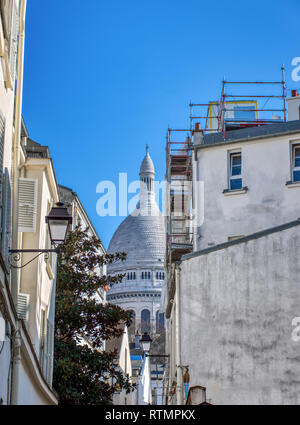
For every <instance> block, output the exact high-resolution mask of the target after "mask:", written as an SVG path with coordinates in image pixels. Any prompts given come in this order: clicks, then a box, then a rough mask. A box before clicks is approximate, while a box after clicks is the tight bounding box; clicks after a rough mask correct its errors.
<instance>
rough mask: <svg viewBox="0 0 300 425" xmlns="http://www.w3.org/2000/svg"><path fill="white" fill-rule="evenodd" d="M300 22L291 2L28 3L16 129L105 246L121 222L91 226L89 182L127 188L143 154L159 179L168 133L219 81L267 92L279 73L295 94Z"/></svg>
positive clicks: (215, 94) (98, 221)
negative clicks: (45, 159)
mask: <svg viewBox="0 0 300 425" xmlns="http://www.w3.org/2000/svg"><path fill="white" fill-rule="evenodd" d="M299 16H300V3H299V0H285V1H284V2H283V1H282V0H280V1H279V0H264V1H261V0H259V1H258V0H252V2H246V3H242V2H241V1H236V0H231V1H230V0H229V1H227V2H223V1H215V2H207V1H205V2H204V1H201V0H185V1H183V0H180V1H179V0H151V1H147V2H146V1H142V0H139V1H136V0H127V1H124V0H118V1H105V2H104V1H102V0H89V1H87V2H83V1H82V0H64V1H62V0H51V1H48V2H46V1H40V0H28V6H27V20H26V49H25V70H24V72H25V75H24V97H23V114H24V118H25V121H26V124H27V127H28V129H29V132H30V136H31V137H32V138H33V139H34V140H35V141H37V142H38V143H41V144H43V145H48V146H49V147H50V151H51V154H52V156H53V160H54V165H55V170H56V174H57V178H58V181H59V183H61V184H63V185H66V186H69V187H71V188H72V189H73V190H74V191H76V192H77V193H78V195H79V197H80V199H81V200H82V202H83V204H84V206H85V208H86V210H87V212H88V214H89V215H90V217H91V219H92V221H93V223H94V225H95V227H96V229H97V231H98V233H99V235H100V237H101V238H102V240H103V242H104V244H105V246H106V247H107V246H108V243H109V240H110V238H111V236H112V234H113V232H114V231H115V229H116V227H117V226H118V224H119V223H120V222H121V221H122V220H123V217H104V218H102V217H99V216H98V215H97V213H96V202H97V200H98V198H99V194H97V193H96V185H97V183H98V182H100V181H102V180H111V181H115V182H116V183H117V181H118V173H119V172H127V173H128V180H129V181H131V180H136V179H137V178H138V171H139V166H140V163H141V161H142V159H143V157H144V154H145V145H146V143H148V144H149V146H150V154H151V156H152V159H153V161H154V164H155V167H156V170H157V178H158V179H163V176H164V167H165V134H166V130H167V127H168V125H170V126H171V127H173V128H186V127H187V126H188V124H189V121H188V114H189V108H188V104H189V102H190V100H192V101H193V102H201V103H202V102H203V103H206V102H208V101H210V100H214V99H215V98H219V95H220V89H221V80H222V78H223V76H224V75H225V76H226V78H227V79H232V80H233V79H235V80H244V81H245V80H250V81H251V80H261V81H264V80H276V81H278V80H280V78H281V72H280V67H281V64H282V63H284V64H285V66H286V70H287V71H286V72H287V87H288V89H292V88H295V89H300V82H297V83H295V82H293V81H291V71H292V66H291V61H292V59H293V58H294V57H296V56H300V43H299ZM288 93H289V92H288Z"/></svg>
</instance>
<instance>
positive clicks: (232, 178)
mask: <svg viewBox="0 0 300 425" xmlns="http://www.w3.org/2000/svg"><path fill="white" fill-rule="evenodd" d="M229 159H230V170H229V189H230V190H237V189H242V154H241V152H234V153H231V154H230V157H229Z"/></svg>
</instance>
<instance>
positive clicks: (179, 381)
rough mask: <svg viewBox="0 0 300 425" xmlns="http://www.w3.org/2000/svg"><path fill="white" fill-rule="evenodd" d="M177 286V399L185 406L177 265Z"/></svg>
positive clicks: (176, 272)
mask: <svg viewBox="0 0 300 425" xmlns="http://www.w3.org/2000/svg"><path fill="white" fill-rule="evenodd" d="M175 285H176V292H175V326H176V334H175V335H176V346H175V350H176V363H177V364H176V371H177V385H176V387H177V388H176V398H177V404H178V405H182V404H183V397H182V386H183V381H182V370H181V352H180V345H181V344H180V342H181V341H180V309H179V303H180V280H179V266H178V265H177V264H176V266H175Z"/></svg>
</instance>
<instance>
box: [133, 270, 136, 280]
mask: <svg viewBox="0 0 300 425" xmlns="http://www.w3.org/2000/svg"><path fill="white" fill-rule="evenodd" d="M133 279H134V280H135V279H136V276H135V272H134V273H133Z"/></svg>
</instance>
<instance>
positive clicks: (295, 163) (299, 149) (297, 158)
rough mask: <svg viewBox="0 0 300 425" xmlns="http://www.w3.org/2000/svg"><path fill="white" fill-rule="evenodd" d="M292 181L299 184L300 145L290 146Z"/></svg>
mask: <svg viewBox="0 0 300 425" xmlns="http://www.w3.org/2000/svg"><path fill="white" fill-rule="evenodd" d="M292 179H293V182H300V144H297V145H292Z"/></svg>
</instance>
